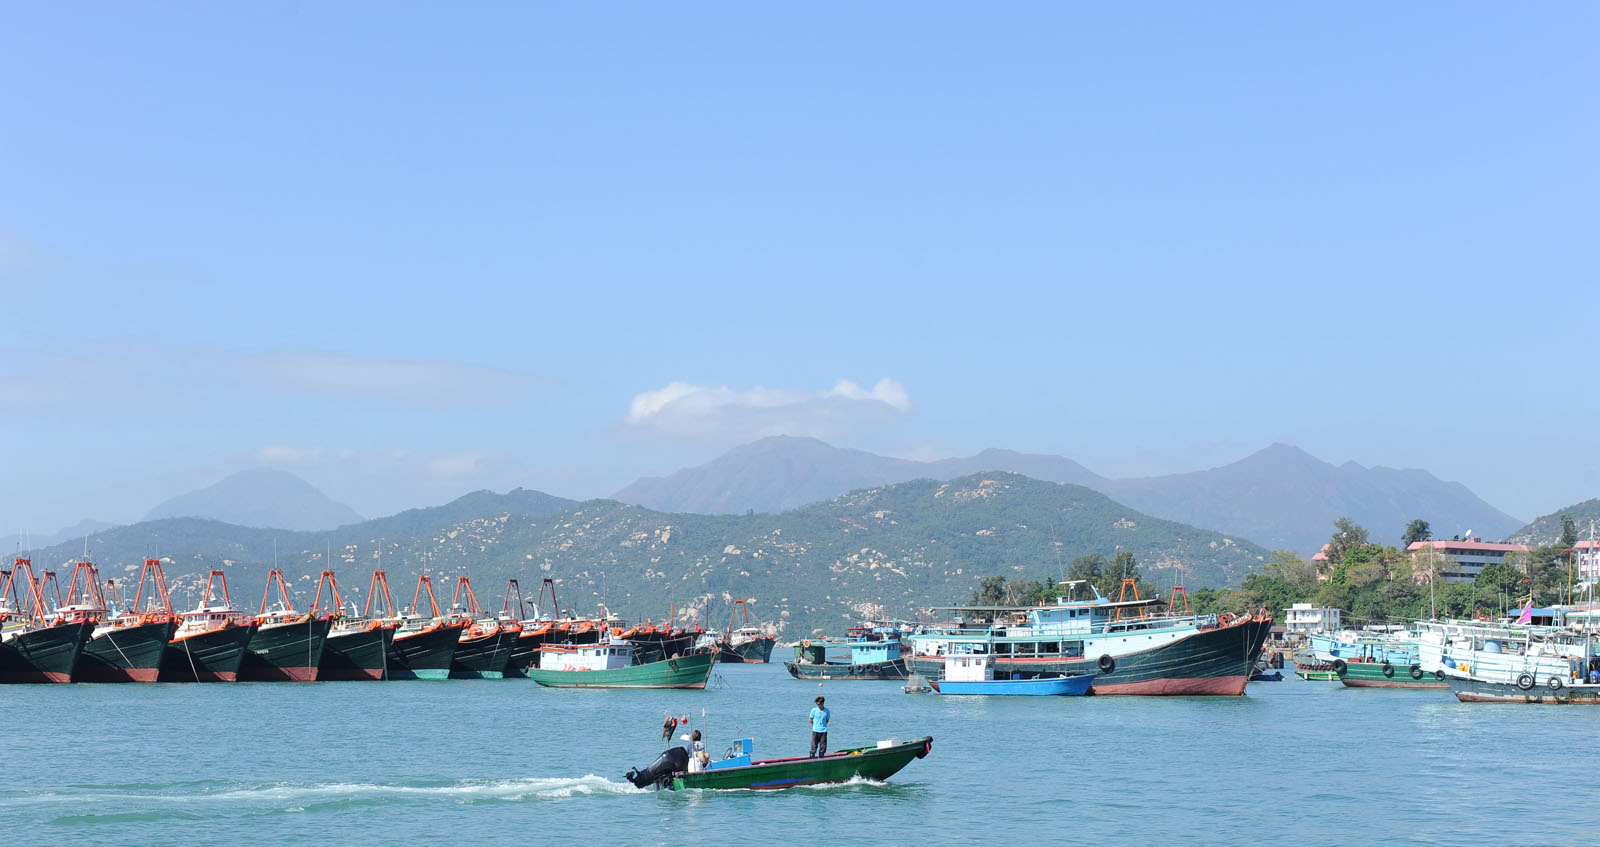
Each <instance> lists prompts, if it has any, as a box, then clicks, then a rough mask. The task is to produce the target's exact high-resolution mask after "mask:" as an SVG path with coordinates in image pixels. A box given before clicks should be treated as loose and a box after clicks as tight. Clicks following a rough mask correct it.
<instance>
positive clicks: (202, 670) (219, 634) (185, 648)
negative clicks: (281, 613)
mask: <svg viewBox="0 0 1600 847" xmlns="http://www.w3.org/2000/svg"><path fill="white" fill-rule="evenodd" d="M213 583H216V584H218V585H220V587H221V589H222V596H221V597H220V598H217V597H215V596H214V594H213V588H212V586H213ZM255 631H256V625H255V621H254V620H252V619H251V618H250V616H249V615H245V614H243V613H241V612H240V611H239V610H238V609H235V608H234V607H233V601H232V600H230V599H229V597H228V578H227V576H226V575H225V574H223V572H222V571H219V570H213V571H211V573H210V574H209V575H207V576H206V590H205V595H204V596H202V597H201V598H200V604H199V605H198V606H196V607H195V608H194V610H193V611H188V612H180V613H179V614H178V627H177V629H175V630H173V632H172V640H171V641H169V642H167V650H166V655H164V656H162V658H161V671H160V673H159V674H158V676H157V679H158V680H159V681H161V682H236V681H237V680H238V679H239V665H240V664H242V663H243V662H244V651H245V647H246V645H248V644H249V643H250V637H251V636H252V635H254V634H255Z"/></svg>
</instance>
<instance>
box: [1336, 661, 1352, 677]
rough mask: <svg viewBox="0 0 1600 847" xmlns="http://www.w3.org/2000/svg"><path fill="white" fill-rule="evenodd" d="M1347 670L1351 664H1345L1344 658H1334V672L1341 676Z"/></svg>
mask: <svg viewBox="0 0 1600 847" xmlns="http://www.w3.org/2000/svg"><path fill="white" fill-rule="evenodd" d="M1347 670H1350V666H1349V665H1347V664H1345V663H1344V660H1343V659H1334V660H1333V672H1334V673H1336V674H1338V675H1340V676H1344V672H1345V671H1347Z"/></svg>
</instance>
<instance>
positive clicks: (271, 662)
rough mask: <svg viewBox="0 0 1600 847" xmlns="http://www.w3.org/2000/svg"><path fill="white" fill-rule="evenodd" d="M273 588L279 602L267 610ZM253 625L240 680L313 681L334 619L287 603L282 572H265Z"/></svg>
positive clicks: (275, 570)
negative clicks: (259, 610)
mask: <svg viewBox="0 0 1600 847" xmlns="http://www.w3.org/2000/svg"><path fill="white" fill-rule="evenodd" d="M273 586H277V587H278V602H277V604H276V605H274V606H272V607H271V608H268V606H267V601H268V600H269V599H270V598H271V597H272V588H273ZM318 587H319V588H320V583H319V584H318ZM255 625H256V631H255V632H254V633H253V634H252V635H251V636H250V641H249V643H248V644H246V645H245V652H244V661H242V662H240V663H239V679H241V680H246V681H249V682H314V681H315V680H316V678H317V668H318V667H319V666H320V665H321V664H322V652H323V645H324V644H325V643H326V642H327V640H328V630H329V629H331V628H332V627H333V619H332V618H331V617H318V616H316V615H313V614H312V613H310V612H300V611H296V610H295V608H294V603H293V601H291V600H290V599H289V586H288V584H286V583H285V582H284V581H283V571H280V570H278V569H277V568H273V569H272V570H270V571H268V572H267V587H266V590H265V591H263V592H262V594H261V612H260V613H259V614H257V615H256V616H255Z"/></svg>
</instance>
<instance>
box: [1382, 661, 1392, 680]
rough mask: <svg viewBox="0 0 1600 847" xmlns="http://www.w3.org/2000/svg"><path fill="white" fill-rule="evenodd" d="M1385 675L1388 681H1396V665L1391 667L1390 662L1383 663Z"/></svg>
mask: <svg viewBox="0 0 1600 847" xmlns="http://www.w3.org/2000/svg"><path fill="white" fill-rule="evenodd" d="M1383 675H1384V677H1385V678H1387V679H1394V665H1391V664H1389V663H1388V662H1384V663H1383Z"/></svg>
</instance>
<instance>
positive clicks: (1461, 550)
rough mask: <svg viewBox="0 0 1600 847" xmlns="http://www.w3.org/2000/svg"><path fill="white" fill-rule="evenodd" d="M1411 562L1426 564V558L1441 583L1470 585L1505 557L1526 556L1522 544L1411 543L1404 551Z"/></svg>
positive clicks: (1526, 548)
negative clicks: (1436, 570) (1487, 567)
mask: <svg viewBox="0 0 1600 847" xmlns="http://www.w3.org/2000/svg"><path fill="white" fill-rule="evenodd" d="M1406 552H1408V553H1410V554H1411V558H1413V559H1416V560H1418V562H1420V563H1423V564H1426V563H1427V562H1428V560H1429V558H1430V557H1432V558H1433V561H1434V562H1435V564H1437V566H1438V568H1439V577H1440V578H1441V579H1443V580H1444V581H1445V582H1471V581H1473V580H1474V579H1477V578H1478V572H1479V571H1481V570H1483V569H1484V567H1485V566H1487V565H1492V564H1495V563H1496V562H1503V561H1505V558H1506V554H1507V553H1526V552H1528V545H1526V544H1485V543H1484V541H1483V539H1481V538H1472V539H1469V540H1467V541H1413V542H1411V546H1409V547H1407V548H1406Z"/></svg>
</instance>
